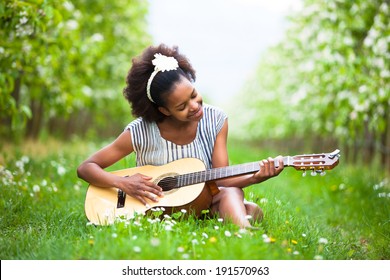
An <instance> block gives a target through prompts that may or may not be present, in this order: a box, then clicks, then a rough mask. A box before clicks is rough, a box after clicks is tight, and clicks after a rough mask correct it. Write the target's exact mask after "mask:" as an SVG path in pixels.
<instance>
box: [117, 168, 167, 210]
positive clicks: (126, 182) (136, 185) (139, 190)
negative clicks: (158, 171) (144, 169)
mask: <svg viewBox="0 0 390 280" xmlns="http://www.w3.org/2000/svg"><path fill="white" fill-rule="evenodd" d="M151 180H152V177H150V176H146V175H142V174H139V173H137V174H134V175H132V176H128V177H118V181H117V182H116V184H115V185H116V187H117V188H118V189H121V190H122V191H124V192H125V193H126V194H128V195H130V196H132V197H134V198H136V199H138V200H139V201H141V202H142V203H143V204H144V205H145V206H148V203H147V201H146V199H150V200H152V201H154V202H158V200H159V197H163V196H164V193H163V191H162V188H161V187H159V186H158V185H156V184H155V183H153V182H152V181H151Z"/></svg>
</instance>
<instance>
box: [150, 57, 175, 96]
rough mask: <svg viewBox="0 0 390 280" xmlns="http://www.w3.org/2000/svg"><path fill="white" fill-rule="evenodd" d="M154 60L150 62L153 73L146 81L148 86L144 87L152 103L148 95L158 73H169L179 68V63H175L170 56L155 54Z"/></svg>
mask: <svg viewBox="0 0 390 280" xmlns="http://www.w3.org/2000/svg"><path fill="white" fill-rule="evenodd" d="M154 57H155V58H154V59H153V60H152V63H153V65H154V71H153V73H152V74H151V75H150V78H149V80H148V84H147V85H146V95H147V96H148V99H149V100H150V101H152V102H153V103H155V102H154V100H153V98H152V95H151V93H150V87H151V85H152V81H153V78H154V77H155V76H156V75H157V73H158V72H160V71H161V72H165V71H171V70H176V69H177V68H179V63H178V62H177V60H176V58H174V57H172V56H165V55H163V54H161V53H156V54H155V55H154Z"/></svg>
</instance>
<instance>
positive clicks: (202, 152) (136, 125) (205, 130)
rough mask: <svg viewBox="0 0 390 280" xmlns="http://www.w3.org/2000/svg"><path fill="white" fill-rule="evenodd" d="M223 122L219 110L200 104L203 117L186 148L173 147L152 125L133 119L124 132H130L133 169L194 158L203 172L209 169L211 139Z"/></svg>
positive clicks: (223, 119)
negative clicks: (133, 158)
mask: <svg viewBox="0 0 390 280" xmlns="http://www.w3.org/2000/svg"><path fill="white" fill-rule="evenodd" d="M226 119H227V115H226V114H225V113H224V112H223V111H222V110H221V109H219V108H217V107H214V106H211V105H207V104H203V117H202V119H201V120H200V121H199V124H198V129H197V132H196V136H195V139H194V140H193V141H192V142H191V143H189V144H187V145H177V144H175V143H173V142H171V141H168V140H166V139H164V138H163V137H162V136H161V134H160V130H159V128H158V126H157V124H156V123H155V122H146V121H144V120H143V119H142V118H137V119H136V120H134V121H132V122H131V123H130V124H128V125H127V126H126V130H130V134H131V140H132V142H133V147H134V151H135V153H136V159H137V166H143V165H149V164H150V165H164V164H167V163H169V162H172V161H174V160H178V159H181V158H198V159H200V160H202V161H203V162H204V163H205V165H206V168H207V169H210V168H212V153H213V149H214V143H215V139H216V137H217V135H218V133H219V132H220V131H221V129H222V126H223V124H224V122H225V120H226Z"/></svg>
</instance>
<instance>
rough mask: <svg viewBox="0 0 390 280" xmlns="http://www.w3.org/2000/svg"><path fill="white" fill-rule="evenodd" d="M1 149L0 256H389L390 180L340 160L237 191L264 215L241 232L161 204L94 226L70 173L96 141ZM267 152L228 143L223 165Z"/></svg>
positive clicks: (122, 164)
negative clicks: (321, 171)
mask: <svg viewBox="0 0 390 280" xmlns="http://www.w3.org/2000/svg"><path fill="white" fill-rule="evenodd" d="M233 144H234V143H233ZM103 145H104V144H102V145H101V146H103ZM4 147H6V149H3V150H2V152H1V155H2V159H3V161H2V162H1V163H0V178H1V179H0V183H1V190H0V191H1V193H2V195H1V199H0V206H1V209H2V215H1V219H0V227H1V237H0V239H1V242H0V252H1V253H0V257H1V258H2V259H179V260H198V259H205V260H208V259H298V260H299V259H312V260H322V259H324V260H326V259H389V257H390V248H389V245H388V244H389V241H390V226H389V225H390V220H389V217H390V207H389V201H390V183H389V179H388V177H386V176H385V173H380V172H378V173H377V174H374V173H371V174H370V173H367V174H364V173H363V172H361V170H362V169H361V168H360V167H356V166H355V167H353V166H348V165H346V164H344V163H342V164H340V165H339V166H338V167H337V168H336V169H334V170H332V171H330V172H328V174H327V176H324V177H322V176H317V177H311V176H307V177H304V178H303V177H302V176H301V174H300V173H299V172H296V171H295V170H294V169H289V168H286V170H285V171H284V172H283V173H282V174H281V175H280V176H279V177H277V178H273V179H271V180H269V181H266V182H264V183H262V184H259V185H255V186H251V187H249V188H246V189H245V194H246V199H247V200H250V201H254V202H256V203H258V204H259V206H260V207H261V208H262V209H263V211H264V221H263V222H262V223H261V224H255V226H257V227H259V230H257V231H254V230H253V231H250V230H241V229H239V228H238V227H236V226H235V225H233V224H231V223H229V222H226V221H223V220H222V219H219V218H218V217H209V216H205V217H204V218H203V219H196V218H194V217H193V216H191V215H188V213H185V211H180V212H177V213H175V214H172V215H163V214H162V211H161V209H157V210H156V211H153V212H151V213H150V215H146V216H145V215H139V216H137V217H135V218H134V219H130V220H120V219H119V220H117V221H116V223H115V224H113V225H111V226H105V227H100V226H99V227H97V226H94V225H91V224H90V223H88V221H87V220H86V217H85V215H84V199H85V193H86V187H87V184H86V183H85V182H82V181H81V180H79V179H78V178H77V176H76V171H75V170H76V168H77V166H78V164H79V163H80V162H81V161H82V160H84V159H85V158H86V157H87V156H88V155H89V154H90V153H91V152H92V151H93V150H96V148H98V147H97V146H96V145H91V144H89V143H78V142H77V143H67V144H64V143H60V142H52V143H48V144H47V145H41V146H40V145H39V144H36V145H34V144H33V143H29V144H26V146H25V147H22V148H21V147H13V146H12V145H8V146H4ZM32 147H37V150H34V149H33V148H32ZM45 147H46V150H45ZM267 152H268V153H269V154H271V155H274V154H276V153H272V151H260V150H258V149H254V148H252V147H250V146H246V147H245V146H244V145H241V144H240V143H237V145H231V146H230V157H231V161H232V164H236V163H243V162H249V161H253V160H256V158H257V157H256V156H257V155H262V156H263V157H265V156H266V155H265V153H267ZM257 159H261V157H260V158H257ZM132 164H134V158H127V159H124V160H123V161H121V162H119V163H118V164H117V165H116V167H118V168H123V167H126V166H129V165H132ZM113 168H114V167H113ZM248 219H250V217H248Z"/></svg>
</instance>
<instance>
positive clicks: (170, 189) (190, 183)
mask: <svg viewBox="0 0 390 280" xmlns="http://www.w3.org/2000/svg"><path fill="white" fill-rule="evenodd" d="M339 157H340V151H339V150H335V151H334V152H332V153H322V154H303V155H296V156H285V157H283V163H284V166H286V167H287V166H290V167H294V168H295V169H296V170H301V171H303V172H304V174H306V171H311V173H312V175H316V174H318V173H319V174H322V175H324V174H325V170H329V169H333V168H334V167H335V166H336V165H337V164H338V162H339ZM275 165H276V166H277V165H278V162H277V161H276V160H275ZM259 170H260V165H259V162H252V163H245V164H239V165H233V166H226V167H220V168H212V169H208V170H206V168H205V165H204V163H203V162H202V161H201V160H199V159H196V158H184V159H179V160H176V161H173V162H171V163H168V164H166V165H162V166H152V165H146V166H140V167H134V168H127V169H122V170H117V171H113V172H111V173H113V174H116V175H118V176H131V175H134V174H136V173H140V174H143V175H147V176H150V177H152V178H153V179H152V180H153V182H154V183H155V184H157V185H159V186H160V187H161V188H162V189H163V192H164V197H162V198H160V199H159V201H158V202H154V201H151V200H149V199H147V201H148V206H145V205H144V204H143V203H141V202H140V201H139V200H138V199H136V198H133V197H131V196H129V195H126V193H124V192H123V191H122V190H120V189H117V188H102V187H96V186H93V185H89V186H88V189H87V194H86V199H85V213H86V216H87V218H88V220H89V221H90V222H91V223H93V224H96V225H109V224H112V223H114V222H115V219H116V218H118V217H121V218H125V219H130V218H132V217H134V216H135V215H137V214H146V213H147V212H148V211H150V210H151V209H153V208H160V209H164V213H168V214H170V213H173V212H175V211H180V210H182V209H185V210H187V211H188V212H189V213H193V214H195V215H197V216H199V215H200V214H201V213H202V211H203V210H205V209H208V208H209V207H210V205H211V201H212V197H213V195H214V194H215V193H217V192H218V188H217V187H216V184H215V181H216V180H218V179H224V178H229V177H235V176H240V175H245V174H253V173H256V172H258V171H259Z"/></svg>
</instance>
